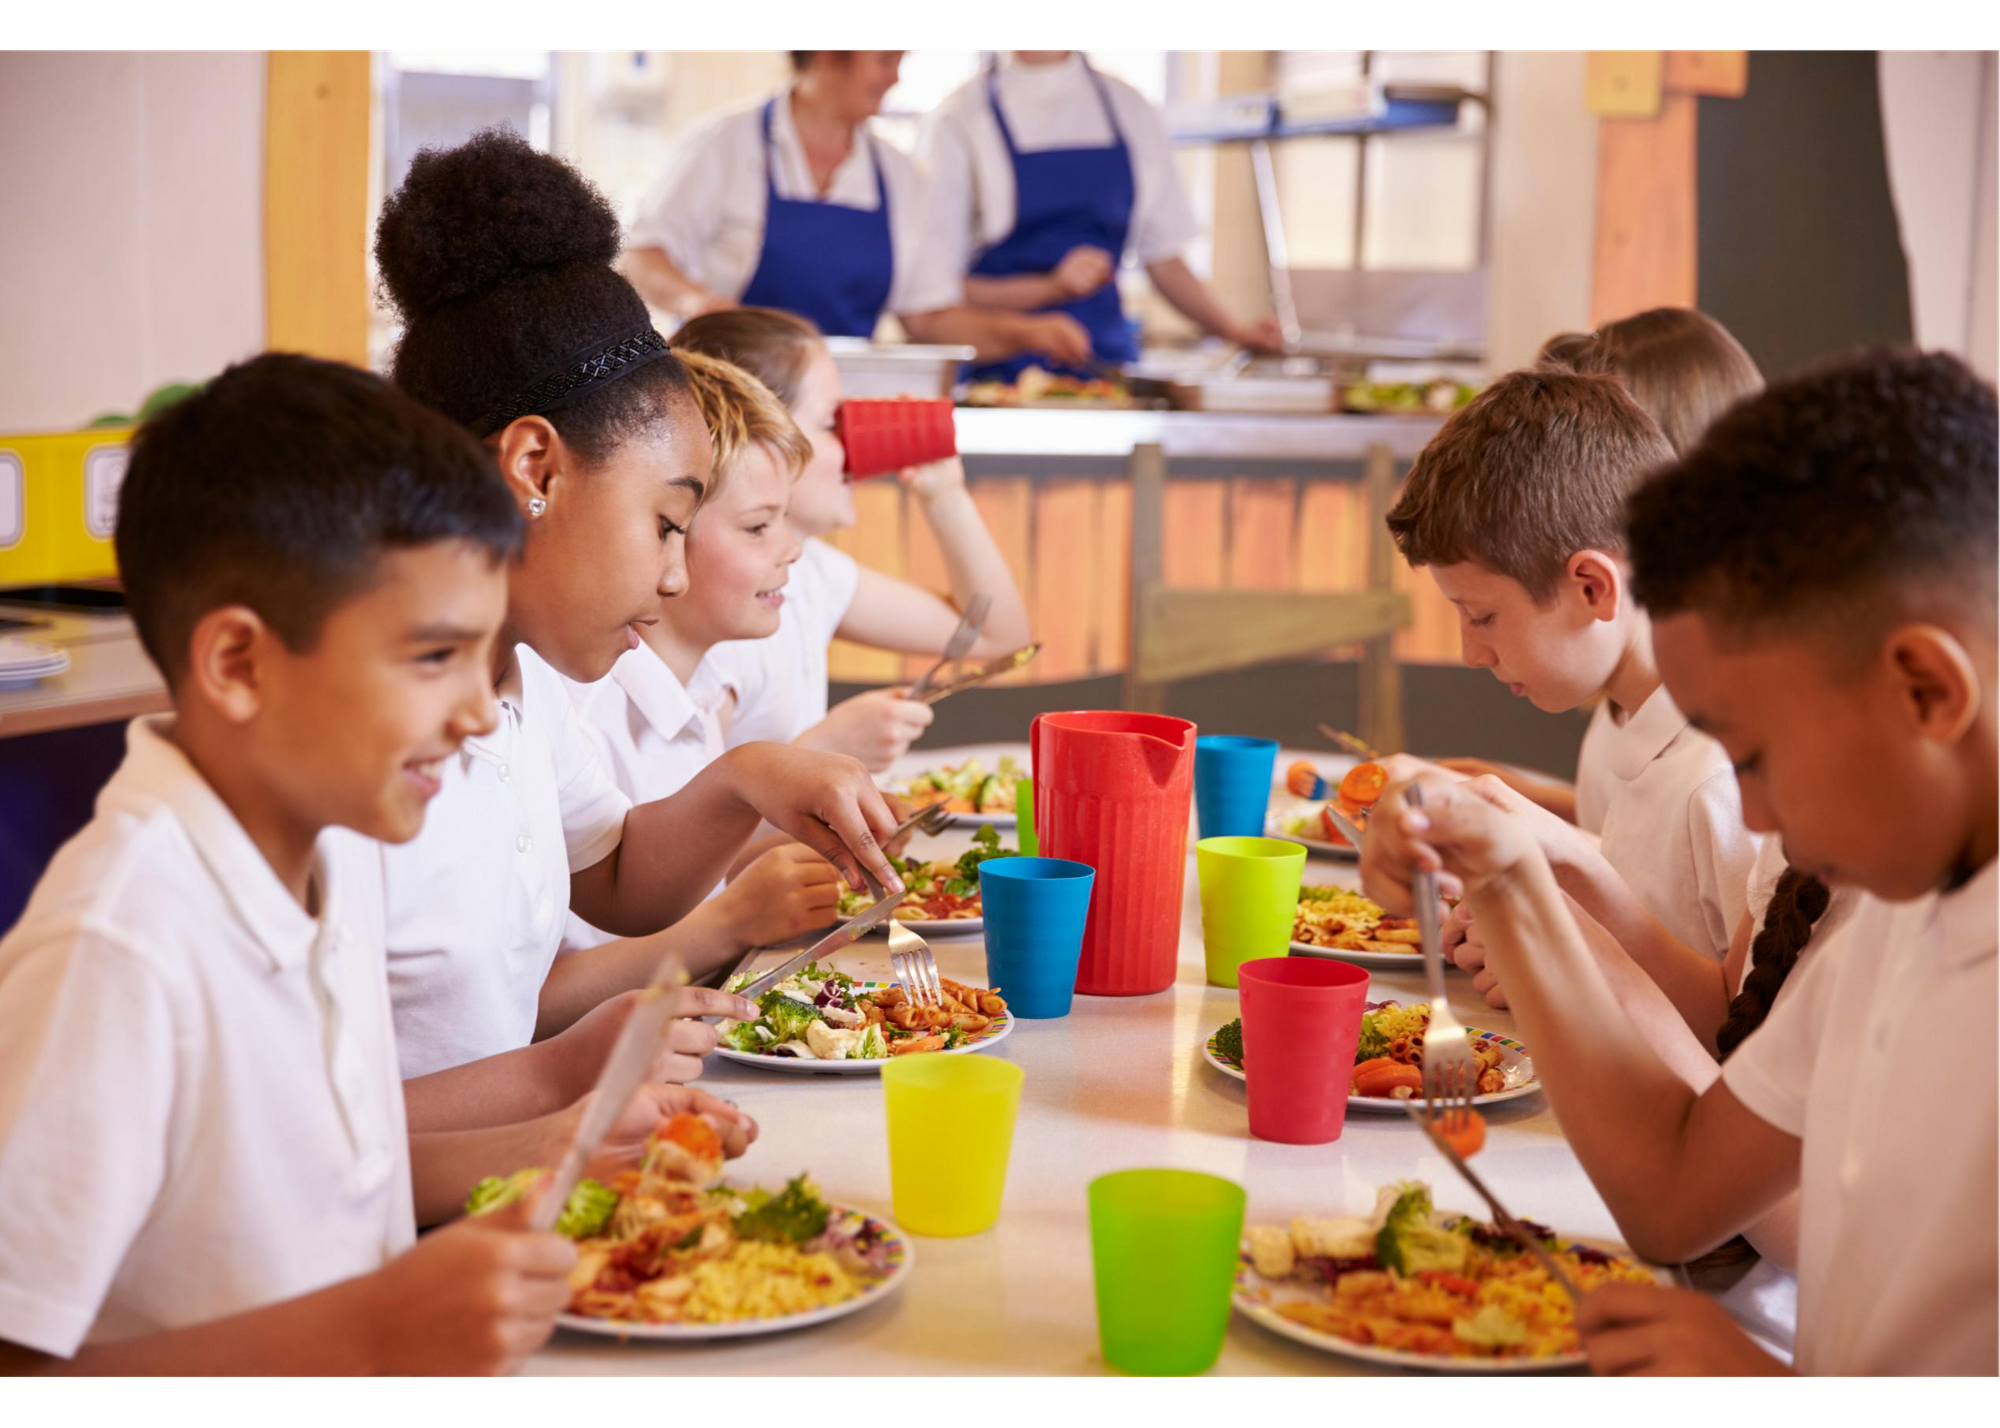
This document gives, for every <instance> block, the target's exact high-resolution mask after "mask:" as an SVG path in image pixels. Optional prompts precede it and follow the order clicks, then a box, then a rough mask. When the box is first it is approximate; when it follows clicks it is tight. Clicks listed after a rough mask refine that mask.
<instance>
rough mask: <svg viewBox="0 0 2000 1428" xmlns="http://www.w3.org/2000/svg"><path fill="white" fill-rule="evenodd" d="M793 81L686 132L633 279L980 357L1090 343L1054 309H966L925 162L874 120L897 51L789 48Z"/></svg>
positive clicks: (827, 328)
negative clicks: (888, 332) (883, 323)
mask: <svg viewBox="0 0 2000 1428" xmlns="http://www.w3.org/2000/svg"><path fill="white" fill-rule="evenodd" d="M791 55H792V68H793V70H794V73H795V78H794V82H793V83H792V85H791V86H790V87H789V88H788V89H786V90H785V91H784V92H783V93H780V94H777V95H774V96H772V97H771V98H770V99H767V100H765V101H763V102H762V103H760V104H756V105H752V106H750V107H749V108H746V109H741V110H737V111H735V112H733V113H729V114H725V115H723V116H721V117H720V118H718V119H715V120H713V121H712V122H710V123H709V124H707V125H705V126H704V127H703V128H701V129H700V130H698V131H697V132H696V133H695V134H694V135H692V136H691V137H690V138H689V140H688V141H687V143H686V144H684V145H683V146H682V148H681V151H680V153H679V155H678V156H677V157H676V159H675V162H674V164H673V166H672V167H671V168H670V169H668V171H667V173H666V174H665V176H664V177H663V179H662V180H661V182H660V183H659V185H658V186H657V187H655V188H654V190H653V191H652V193H651V194H650V195H648V197H647V198H646V200H645V201H644V202H643V203H642V204H641V205H640V209H639V213H638V217H637V219H636V221H635V222H634V223H633V224H632V226H631V229H630V231H629V232H628V233H627V235H626V245H627V251H626V255H625V271H626V275H627V276H628V277H630V278H631V280H632V282H633V285H634V286H636V287H637V288H638V289H639V291H640V293H641V294H643V295H644V296H645V298H646V300H647V301H648V302H650V303H651V304H652V305H653V306H655V307H657V308H660V309H662V310H663V311H666V312H670V313H673V314H675V315H677V316H679V317H682V318H688V317H694V316H696V315H698V314H700V313H704V312H714V311H716V310H718V309H721V308H729V307H735V306H737V305H739V304H742V305H745V306H752V307H775V308H782V309H784V310H785V311H787V312H793V313H797V314H798V315H799V316H801V317H806V318H810V319H811V320H812V321H813V322H814V323H815V324H817V325H818V327H819V329H820V330H821V331H822V332H824V333H826V334H827V335H829V336H834V337H872V336H873V335H874V333H875V325H876V323H877V321H879V320H880V318H881V316H882V314H883V313H884V312H885V311H887V312H891V313H894V314H895V315H896V317H897V318H898V319H899V320H900V321H901V323H902V325H903V329H904V331H905V332H907V333H908V334H909V336H910V337H911V338H912V339H913V340H915V341H918V342H964V343H970V344H971V345H972V346H973V347H974V348H975V349H977V351H978V353H979V356H980V358H981V359H982V360H993V359H997V358H1005V357H1007V356H1010V355H1012V354H1014V353H1018V352H1024V351H1043V350H1049V351H1058V352H1062V353H1064V354H1065V355H1066V356H1067V358H1068V360H1072V361H1083V360H1085V359H1086V358H1087V357H1088V355H1089V351H1090V347H1089V339H1088V337H1087V336H1086V335H1085V333H1084V331H1083V329H1082V327H1081V326H1080V325H1078V324H1077V322H1076V321H1075V320H1074V319H1071V318H1069V317H1066V316H1063V315H1061V314H1034V315H1029V314H1025V313H1022V312H1003V311H980V312H975V311H973V310H971V309H969V308H967V307H966V306H965V305H964V301H963V286H962V282H961V274H960V271H959V269H958V268H957V267H956V266H955V254H954V253H953V252H952V251H951V250H948V249H942V248H940V247H939V246H938V244H937V243H936V242H935V241H934V240H932V239H931V238H930V235H928V234H926V233H925V231H924V228H925V222H926V219H927V216H928V211H929V205H928V194H927V189H926V185H925V183H924V178H923V173H922V171H921V170H920V169H918V167H917V166H916V164H915V163H914V162H913V161H912V160H911V159H910V158H909V157H908V156H907V155H905V154H903V153H901V152H900V151H898V150H897V149H896V148H895V147H894V146H893V145H891V144H886V143H884V142H882V141H881V140H880V139H878V138H876V137H875V136H874V135H873V134H872V133H871V132H869V129H868V124H867V121H868V119H869V118H870V117H871V116H873V115H874V114H875V113H877V112H878V111H879V110H880V109H881V107H882V97H883V96H884V95H885V94H887V93H888V92H889V90H890V89H891V88H893V87H894V86H895V83H896V75H897V70H898V67H899V66H900V65H901V63H902V58H903V52H902V51H901V50H794V51H792V52H791Z"/></svg>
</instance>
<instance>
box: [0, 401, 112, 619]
mask: <svg viewBox="0 0 2000 1428" xmlns="http://www.w3.org/2000/svg"><path fill="white" fill-rule="evenodd" d="M131 435H132V428H131V427H97V428H93V429H91V430H89V431H65V432H52V433H48V434H46V435H36V436H0V587H6V586H13V585H47V584H55V583H60V582H70V581H78V580H103V579H107V578H109V577H111V576H115V575H116V574H117V573H118V561H117V559H116V557H115V556H114V555H113V554H112V550H111V532H112V527H113V526H114V525H115V524H116V522H117V517H118V487H119V485H120V484H121V483H122V482H123V481H124V479H125V459H126V454H127V453H126V448H125V443H126V441H127V440H128V439H129V438H130V437H131Z"/></svg>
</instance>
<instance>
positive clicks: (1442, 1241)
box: [1375, 1180, 1470, 1275]
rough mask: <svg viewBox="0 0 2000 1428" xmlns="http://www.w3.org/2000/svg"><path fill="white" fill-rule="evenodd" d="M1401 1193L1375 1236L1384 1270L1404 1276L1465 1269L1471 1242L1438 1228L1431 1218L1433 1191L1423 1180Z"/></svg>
mask: <svg viewBox="0 0 2000 1428" xmlns="http://www.w3.org/2000/svg"><path fill="white" fill-rule="evenodd" d="M1400 1188H1401V1190H1402V1193H1401V1194H1400V1195H1398V1196H1397V1197H1396V1203H1395V1204H1394V1205H1392V1206H1391V1207H1390V1208H1389V1215H1388V1218H1387V1219H1386V1220H1384V1221H1383V1223H1382V1228H1381V1230H1380V1231H1378V1232H1377V1233H1376V1236H1375V1258H1376V1259H1377V1260H1378V1261H1379V1262H1380V1263H1381V1264H1382V1265H1383V1267H1384V1268H1388V1269H1395V1270H1400V1271H1401V1272H1402V1273H1403V1274H1406V1275H1410V1274H1418V1273H1421V1272H1422V1271H1424V1270H1426V1269H1442V1270H1448V1271H1450V1272H1452V1273H1457V1272H1458V1271H1459V1270H1461V1269H1463V1268H1465V1259H1466V1252H1467V1250H1468V1248H1469V1247H1470V1246H1469V1242H1468V1241H1467V1240H1466V1238H1465V1236H1463V1235H1459V1234H1454V1233H1452V1232H1451V1231H1450V1230H1447V1229H1445V1228H1443V1227H1442V1226H1440V1225H1438V1224H1437V1223H1436V1221H1435V1220H1434V1219H1433V1217H1432V1212H1431V1192H1430V1188H1429V1187H1428V1186H1426V1185H1425V1184H1424V1183H1423V1182H1422V1181H1420V1180H1409V1181H1405V1182H1404V1183H1403V1184H1402V1186H1401V1187H1400Z"/></svg>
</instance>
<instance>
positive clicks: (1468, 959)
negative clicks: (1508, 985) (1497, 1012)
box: [1445, 903, 1507, 1007]
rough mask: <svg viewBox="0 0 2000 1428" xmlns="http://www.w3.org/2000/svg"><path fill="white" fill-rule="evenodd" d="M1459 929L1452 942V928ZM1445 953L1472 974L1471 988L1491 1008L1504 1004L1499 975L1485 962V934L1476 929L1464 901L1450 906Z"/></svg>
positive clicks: (1505, 1002)
mask: <svg viewBox="0 0 2000 1428" xmlns="http://www.w3.org/2000/svg"><path fill="white" fill-rule="evenodd" d="M1453 928H1457V929H1458V930H1459V937H1458V941H1457V943H1456V944H1455V945H1454V944H1453V943H1452V938H1451V931H1452V929H1453ZM1445 943H1446V953H1445V955H1447V956H1448V957H1450V958H1451V960H1452V961H1453V962H1454V963H1456V964H1457V965H1458V969H1459V970H1460V971H1461V972H1470V973H1471V974H1472V989H1473V990H1474V991H1475V992H1478V993H1479V994H1480V995H1481V996H1482V997H1484V998H1486V1005H1488V1006H1490V1007H1504V1006H1506V1005H1507V993H1506V992H1505V991H1504V990H1503V989H1502V988H1501V986H1500V977H1499V974H1498V973H1496V972H1495V971H1494V970H1493V969H1492V968H1491V967H1489V966H1487V965H1486V937H1485V934H1484V933H1482V932H1481V931H1480V930H1479V924H1478V923H1477V922H1474V921H1473V920H1472V913H1471V911H1470V910H1469V909H1468V908H1467V907H1466V905H1465V904H1464V903H1460V904H1459V905H1458V906H1457V907H1455V908H1453V909H1452V913H1451V918H1450V920H1449V921H1448V922H1446V924H1445Z"/></svg>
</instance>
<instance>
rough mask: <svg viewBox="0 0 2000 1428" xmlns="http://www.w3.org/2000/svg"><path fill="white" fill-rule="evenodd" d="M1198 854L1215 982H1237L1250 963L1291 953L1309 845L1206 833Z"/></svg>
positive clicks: (1206, 945) (1206, 944)
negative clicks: (1216, 835)
mask: <svg viewBox="0 0 2000 1428" xmlns="http://www.w3.org/2000/svg"><path fill="white" fill-rule="evenodd" d="M1194 857H1195V866H1196V868H1197V870H1198V871H1199V873H1200V876H1201V941H1202V948H1203V951H1204V953H1205V955H1206V958H1207V962H1208V980H1209V985H1211V986H1216V987H1233V986H1235V985H1236V969H1237V968H1238V967H1240V966H1242V965H1243V964H1244V963H1245V962H1254V961H1256V960H1257V959H1258V958H1259V957H1284V956H1287V955H1289V954H1290V952H1291V950H1292V924H1293V922H1294V921H1295V920H1296V918H1297V914H1298V906H1299V880H1300V879H1301V878H1302V877H1304V876H1305V870H1306V850H1305V849H1304V848H1302V847H1300V846H1299V845H1298V844H1297V843H1287V842H1286V841H1284V840H1283V839H1282V838H1204V839H1202V840H1201V841H1200V842H1199V843H1197V844H1195V845H1194Z"/></svg>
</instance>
